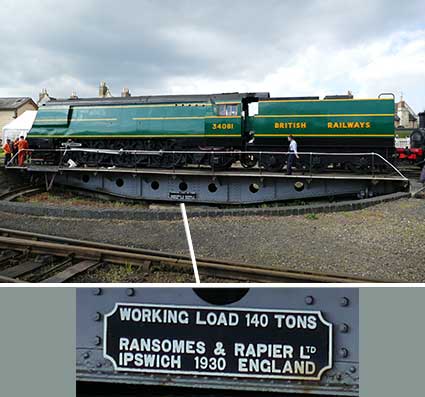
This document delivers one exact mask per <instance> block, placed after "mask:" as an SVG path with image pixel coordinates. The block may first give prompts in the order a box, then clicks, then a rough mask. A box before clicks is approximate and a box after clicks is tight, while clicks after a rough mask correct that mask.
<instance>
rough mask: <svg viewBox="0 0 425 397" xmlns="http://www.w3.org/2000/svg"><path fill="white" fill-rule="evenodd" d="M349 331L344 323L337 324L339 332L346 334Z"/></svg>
mask: <svg viewBox="0 0 425 397" xmlns="http://www.w3.org/2000/svg"><path fill="white" fill-rule="evenodd" d="M349 329H350V327H349V326H348V324H345V323H341V324H339V332H341V333H343V334H346V333H347V332H348V330H349Z"/></svg>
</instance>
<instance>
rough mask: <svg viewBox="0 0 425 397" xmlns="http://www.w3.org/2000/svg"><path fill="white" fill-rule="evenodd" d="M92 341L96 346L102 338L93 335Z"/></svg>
mask: <svg viewBox="0 0 425 397" xmlns="http://www.w3.org/2000/svg"><path fill="white" fill-rule="evenodd" d="M93 343H94V344H95V345H96V346H99V345H100V344H101V343H102V338H101V337H100V336H95V337H94V339H93Z"/></svg>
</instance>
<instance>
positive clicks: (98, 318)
mask: <svg viewBox="0 0 425 397" xmlns="http://www.w3.org/2000/svg"><path fill="white" fill-rule="evenodd" d="M101 318H102V315H101V314H100V313H99V312H96V313H95V314H93V320H94V321H100V319H101Z"/></svg>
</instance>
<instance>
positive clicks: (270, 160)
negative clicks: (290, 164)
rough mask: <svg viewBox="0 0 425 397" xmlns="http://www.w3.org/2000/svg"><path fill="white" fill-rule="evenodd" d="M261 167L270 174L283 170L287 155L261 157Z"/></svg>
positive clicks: (265, 155)
mask: <svg viewBox="0 0 425 397" xmlns="http://www.w3.org/2000/svg"><path fill="white" fill-rule="evenodd" d="M258 164H259V166H260V167H261V168H264V169H265V170H266V171H269V172H277V171H280V170H282V168H283V166H284V165H285V155H283V154H263V155H261V156H260V159H259V162H258Z"/></svg>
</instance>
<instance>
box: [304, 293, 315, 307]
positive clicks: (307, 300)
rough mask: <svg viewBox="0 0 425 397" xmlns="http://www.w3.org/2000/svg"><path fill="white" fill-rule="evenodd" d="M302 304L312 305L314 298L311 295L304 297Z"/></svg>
mask: <svg viewBox="0 0 425 397" xmlns="http://www.w3.org/2000/svg"><path fill="white" fill-rule="evenodd" d="M304 302H305V304H306V305H312V304H313V303H314V298H313V297H312V296H311V295H309V296H306V297H305V299H304Z"/></svg>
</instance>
